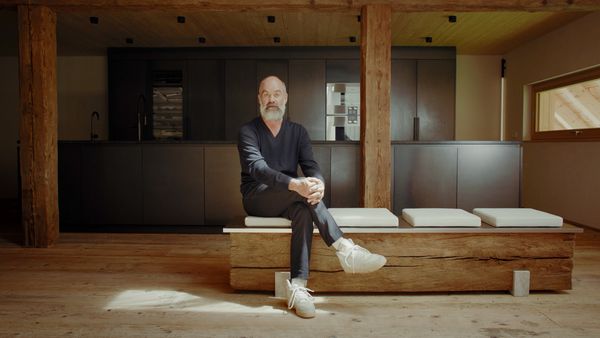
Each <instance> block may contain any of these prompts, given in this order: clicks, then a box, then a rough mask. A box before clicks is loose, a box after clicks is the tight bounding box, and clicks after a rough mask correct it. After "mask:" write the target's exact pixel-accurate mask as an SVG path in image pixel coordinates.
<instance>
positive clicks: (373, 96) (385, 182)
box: [360, 5, 392, 209]
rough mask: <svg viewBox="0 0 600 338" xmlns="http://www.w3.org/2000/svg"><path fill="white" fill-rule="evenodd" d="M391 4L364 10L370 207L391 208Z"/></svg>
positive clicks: (363, 114)
mask: <svg viewBox="0 0 600 338" xmlns="http://www.w3.org/2000/svg"><path fill="white" fill-rule="evenodd" d="M391 16H392V9H391V7H390V6H389V5H366V6H363V7H362V12H361V45H360V50H361V61H360V64H361V71H360V148H361V154H362V156H361V192H362V196H361V200H362V203H361V204H362V205H363V206H364V207H367V208H388V209H391V206H392V203H391V183H392V176H391V136H390V134H391V132H390V88H391V76H390V73H391V53H392V31H391Z"/></svg>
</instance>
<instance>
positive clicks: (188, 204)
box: [142, 144, 204, 225]
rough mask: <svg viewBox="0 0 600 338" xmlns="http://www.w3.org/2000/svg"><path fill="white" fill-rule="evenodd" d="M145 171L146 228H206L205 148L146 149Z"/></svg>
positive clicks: (153, 146)
mask: <svg viewBox="0 0 600 338" xmlns="http://www.w3.org/2000/svg"><path fill="white" fill-rule="evenodd" d="M142 168H143V178H144V179H143V187H142V189H143V196H144V199H143V202H144V206H143V207H144V219H143V223H144V224H146V225H161V224H174V225H201V224H204V148H203V147H202V146H201V145H194V144H184V145H180V144H147V145H144V146H143V148H142Z"/></svg>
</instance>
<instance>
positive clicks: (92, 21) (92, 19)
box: [90, 16, 100, 25]
mask: <svg viewBox="0 0 600 338" xmlns="http://www.w3.org/2000/svg"><path fill="white" fill-rule="evenodd" d="M98 22H100V19H98V17H97V16H90V23H91V24H94V25H97V24H98Z"/></svg>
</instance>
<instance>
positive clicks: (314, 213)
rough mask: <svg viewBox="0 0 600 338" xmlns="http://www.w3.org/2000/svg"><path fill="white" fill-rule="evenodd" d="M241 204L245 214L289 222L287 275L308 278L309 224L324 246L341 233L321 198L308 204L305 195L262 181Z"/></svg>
mask: <svg viewBox="0 0 600 338" xmlns="http://www.w3.org/2000/svg"><path fill="white" fill-rule="evenodd" d="M243 203H244V209H245V210H246V212H247V213H248V214H249V215H252V216H260V217H285V218H287V219H289V220H291V221H292V241H291V252H290V267H291V271H290V275H291V278H297V277H298V278H304V279H308V273H309V271H310V248H311V245H312V237H313V223H314V224H315V225H316V226H317V228H318V229H319V233H320V234H321V237H322V238H323V240H324V241H325V244H327V246H331V244H333V242H335V241H337V240H338V239H339V238H341V237H342V236H343V233H342V231H341V230H340V228H339V227H338V225H337V223H336V222H335V220H334V219H333V217H331V214H330V213H329V211H328V210H327V207H325V204H324V203H323V202H322V201H321V202H319V203H317V204H315V205H310V204H309V203H308V202H307V201H306V198H304V197H302V196H300V195H298V194H297V193H296V192H294V191H288V190H279V189H274V188H269V187H268V186H267V185H265V184H260V185H258V186H256V187H255V188H254V189H251V190H250V191H249V192H248V193H246V195H245V196H244V199H243Z"/></svg>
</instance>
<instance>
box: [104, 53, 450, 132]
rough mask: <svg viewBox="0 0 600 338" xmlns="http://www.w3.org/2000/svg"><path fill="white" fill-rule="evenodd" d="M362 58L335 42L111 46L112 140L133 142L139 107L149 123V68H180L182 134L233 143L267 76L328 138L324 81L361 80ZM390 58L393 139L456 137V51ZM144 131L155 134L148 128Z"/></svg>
mask: <svg viewBox="0 0 600 338" xmlns="http://www.w3.org/2000/svg"><path fill="white" fill-rule="evenodd" d="M359 57H360V53H359V49H352V48H336V47H323V48H285V47H282V48H199V49H185V50H182V49H139V50H138V49H118V48H117V49H111V50H109V106H110V112H109V121H110V122H109V123H110V138H111V140H137V139H138V112H139V111H140V110H141V111H142V112H141V116H142V117H146V121H147V124H151V118H152V116H151V115H152V81H153V77H154V73H153V71H173V70H180V71H181V72H182V78H183V80H182V85H183V87H184V88H183V99H184V112H183V124H184V127H183V128H184V131H183V139H185V140H198V141H224V140H225V141H236V139H237V133H238V130H239V127H240V126H241V125H242V124H244V123H246V122H247V121H249V120H251V119H252V118H254V117H256V116H258V115H259V113H258V102H257V89H258V82H259V81H260V80H262V79H263V78H264V77H265V76H267V75H276V76H278V77H280V78H281V79H282V80H283V81H284V82H286V84H287V88H288V93H289V100H288V106H287V111H288V117H289V118H290V119H291V120H292V121H296V122H298V123H300V124H302V125H303V126H305V127H306V129H307V130H308V133H309V135H310V137H311V139H312V140H315V141H318V140H325V138H326V135H325V134H326V133H325V129H326V116H325V112H326V91H325V86H326V84H327V83H339V82H342V83H359V82H360V59H359ZM392 57H393V58H392V65H391V69H392V74H391V82H392V83H391V93H390V94H391V114H390V115H391V116H390V118H391V121H390V126H391V133H392V135H391V136H392V140H394V141H404V140H413V139H417V140H423V141H428V140H453V139H454V123H455V122H454V119H455V77H456V75H455V73H456V70H455V68H456V62H455V50H454V49H452V48H416V47H406V48H404V47H394V48H392ZM144 103H145V104H144ZM415 118H418V120H417V121H418V127H419V128H417V131H418V133H414V132H413V131H414V128H413V126H414V121H415ZM142 134H143V135H142V136H143V137H142V139H152V132H151V128H150V129H148V128H147V129H145V130H142Z"/></svg>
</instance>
